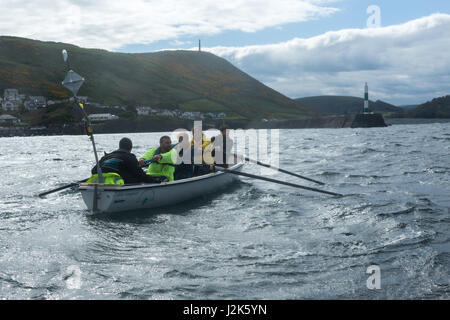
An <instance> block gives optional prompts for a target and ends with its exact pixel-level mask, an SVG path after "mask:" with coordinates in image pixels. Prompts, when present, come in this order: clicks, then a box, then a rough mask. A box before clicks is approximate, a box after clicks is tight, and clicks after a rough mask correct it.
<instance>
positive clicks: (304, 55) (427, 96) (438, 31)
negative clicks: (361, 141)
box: [0, 0, 450, 105]
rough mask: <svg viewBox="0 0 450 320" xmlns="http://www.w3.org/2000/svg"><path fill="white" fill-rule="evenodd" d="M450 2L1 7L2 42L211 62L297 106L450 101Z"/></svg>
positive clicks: (15, 1)
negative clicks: (207, 55)
mask: <svg viewBox="0 0 450 320" xmlns="http://www.w3.org/2000/svg"><path fill="white" fill-rule="evenodd" d="M449 30H450V1H448V0H428V1H424V0H423V1H422V0H408V1H406V0H389V1H388V0H274V1H273V0H259V1H258V0H227V1H218V0H128V1H112V0H96V1H89V0H52V1H50V0H34V1H28V0H0V35H9V36H18V37H26V38H31V39H36V40H42V41H58V42H66V43H71V44H75V45H78V46H81V47H85V48H101V49H106V50H109V51H115V52H127V53H140V52H155V51H160V50H174V49H183V50H198V40H199V39H201V43H202V50H203V51H208V52H211V53H214V54H216V55H218V56H220V57H223V58H225V59H227V60H228V61H230V62H231V63H232V64H234V65H235V66H236V67H238V68H240V69H241V70H243V71H245V72H246V73H248V74H249V75H251V76H252V77H254V78H256V79H257V80H259V81H261V82H263V83H264V84H266V85H267V86H269V87H271V88H273V89H275V90H277V91H279V92H281V93H282V94H284V95H286V96H288V97H290V98H298V97H305V96H317V95H351V96H363V90H364V83H365V82H368V84H369V90H370V98H371V99H372V100H378V99H380V100H383V101H386V102H389V103H392V104H395V105H407V104H419V103H423V102H425V101H428V100H431V99H432V98H435V97H439V96H443V95H447V94H450V59H449V58H448V56H449V54H448V52H449V51H450V50H449V49H450V32H449Z"/></svg>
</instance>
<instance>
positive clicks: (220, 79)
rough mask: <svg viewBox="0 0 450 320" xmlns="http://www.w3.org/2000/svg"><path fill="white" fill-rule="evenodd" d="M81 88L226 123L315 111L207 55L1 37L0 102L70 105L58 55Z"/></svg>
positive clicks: (111, 99) (116, 101)
mask: <svg viewBox="0 0 450 320" xmlns="http://www.w3.org/2000/svg"><path fill="white" fill-rule="evenodd" d="M62 49H67V51H68V52H69V60H70V65H71V67H72V68H73V70H74V71H75V72H77V73H79V74H80V75H82V76H83V77H84V78H85V79H86V82H85V84H84V85H83V86H82V87H81V90H80V92H79V93H78V94H79V95H80V96H88V97H89V99H90V100H91V101H95V102H99V103H102V104H107V105H122V106H152V107H155V108H161V109H176V108H178V109H182V110H187V111H206V112H209V111H211V112H217V111H224V112H225V113H226V114H227V116H228V117H229V118H234V119H258V118H279V119H282V118H304V117H308V116H310V115H313V114H314V111H312V110H311V109H309V108H307V107H305V106H303V105H302V104H301V103H298V102H296V101H294V100H292V99H290V98H288V97H286V96H284V95H282V94H280V93H279V92H277V91H275V90H273V89H271V88H269V87H267V86H265V85H264V84H262V83H261V82H259V81H257V80H255V79H254V78H252V77H251V76H249V75H248V74H246V73H244V72H242V71H241V70H239V69H238V68H236V67H234V66H233V65H232V64H231V63H229V62H228V61H227V60H225V59H222V58H219V57H217V56H215V55H213V54H211V53H207V52H197V51H163V52H156V53H143V54H127V53H114V52H108V51H105V50H97V49H83V48H80V47H77V46H74V45H70V44H64V43H55V42H41V41H35V40H29V39H24V38H16V37H0V92H1V93H0V94H3V90H4V89H6V88H16V89H19V90H20V93H26V94H28V95H43V96H46V97H48V98H50V99H61V98H67V97H68V91H67V90H65V89H64V88H63V87H62V86H61V81H62V80H63V79H64V76H65V73H66V69H65V68H66V66H65V63H64V62H63V61H62V56H61V50H62Z"/></svg>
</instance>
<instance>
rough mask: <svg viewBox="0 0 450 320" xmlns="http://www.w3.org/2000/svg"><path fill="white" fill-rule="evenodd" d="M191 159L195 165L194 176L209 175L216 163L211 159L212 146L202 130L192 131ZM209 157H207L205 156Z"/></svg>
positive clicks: (194, 129)
mask: <svg viewBox="0 0 450 320" xmlns="http://www.w3.org/2000/svg"><path fill="white" fill-rule="evenodd" d="M190 143H191V158H192V161H193V163H194V176H201V175H204V174H208V173H210V171H211V165H212V164H213V163H214V161H212V157H211V151H212V145H211V140H209V139H208V138H207V137H206V135H205V134H204V133H203V132H202V131H201V129H200V128H196V127H194V128H193V129H192V140H191V142H190ZM205 155H207V156H205Z"/></svg>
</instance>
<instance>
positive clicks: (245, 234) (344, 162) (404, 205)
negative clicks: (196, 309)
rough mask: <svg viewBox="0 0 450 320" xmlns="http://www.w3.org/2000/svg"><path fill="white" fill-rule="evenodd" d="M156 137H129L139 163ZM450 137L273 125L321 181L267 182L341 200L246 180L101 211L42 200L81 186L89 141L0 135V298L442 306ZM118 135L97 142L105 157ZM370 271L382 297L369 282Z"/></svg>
mask: <svg viewBox="0 0 450 320" xmlns="http://www.w3.org/2000/svg"><path fill="white" fill-rule="evenodd" d="M160 135H161V134H159V133H148V134H145V133H141V134H129V135H128V136H129V137H130V138H131V139H132V140H133V142H134V143H133V144H134V146H135V150H134V152H135V153H136V154H137V155H141V154H143V153H144V152H145V151H146V148H147V147H150V146H153V145H156V144H157V142H158V139H159V136H160ZM449 136H450V124H437V125H409V126H408V127H407V131H406V130H405V127H403V126H395V125H394V126H390V127H388V128H379V129H370V134H369V131H367V130H365V129H339V130H335V129H321V130H318V129H308V130H281V131H280V138H281V139H280V150H281V151H282V153H281V154H280V158H282V159H281V161H280V167H282V168H283V169H286V170H288V171H292V172H296V173H298V174H301V175H304V176H308V177H311V178H313V179H317V180H320V181H323V182H325V183H326V185H325V186H318V185H314V184H313V183H311V182H309V181H305V180H302V179H299V178H296V177H291V176H289V175H285V174H283V175H282V174H279V173H275V175H274V176H271V177H272V178H276V179H280V180H283V181H289V182H293V183H297V184H301V185H305V186H312V187H316V188H319V189H320V188H323V189H326V190H329V191H334V192H339V193H343V194H345V197H343V198H336V197H329V196H327V195H324V194H320V193H314V192H311V191H307V190H301V189H291V188H290V187H287V186H280V185H274V184H270V183H268V182H263V181H256V180H252V179H247V178H243V179H242V182H241V183H239V184H236V185H234V186H232V187H230V188H228V189H226V190H224V192H222V193H219V194H215V195H205V196H204V197H202V198H199V199H195V200H192V201H189V202H186V203H184V204H180V205H176V206H173V207H167V208H160V209H153V210H148V211H137V212H129V213H127V214H126V215H123V214H112V215H102V216H90V215H87V212H86V210H85V207H84V204H83V201H82V199H81V196H80V194H79V193H78V192H77V190H76V189H75V188H74V189H68V190H65V191H63V192H60V193H58V194H53V195H50V196H48V197H47V198H46V199H39V198H37V197H36V194H38V193H39V192H42V191H45V190H48V189H51V188H54V187H57V186H61V185H64V184H67V183H69V182H72V181H76V180H80V179H82V178H84V177H86V175H87V173H89V172H90V169H91V166H92V162H93V156H92V152H91V145H90V142H89V141H88V140H87V138H86V137H81V136H70V137H30V138H0V143H1V145H2V149H3V148H6V149H5V150H10V152H9V153H8V154H7V155H6V154H4V153H1V154H0V161H1V162H2V163H3V166H2V167H0V173H1V176H2V177H3V181H2V184H1V185H0V194H1V196H0V197H1V198H0V205H1V209H0V252H1V254H0V287H1V288H2V290H1V293H0V299H1V298H2V299H99V298H100V299H449V298H450V287H449V278H448V274H449V272H450V269H449V268H450V255H449V252H448V248H449V245H450V237H449V236H448V234H450V232H449V231H450V197H449V195H450V175H449V172H450V168H449V167H448V164H449V163H450V162H449V155H448V139H449V138H448V137H449ZM120 138H121V135H97V136H96V141H97V142H98V149H99V152H100V153H102V152H103V151H107V152H108V151H111V150H113V149H115V147H116V145H117V142H118V141H119V140H120ZM61 146H64V147H63V148H62V147H61ZM30 150H32V151H30ZM300 151H304V152H300ZM30 158H32V159H33V162H32V164H30V163H29V159H30ZM245 170H246V171H247V172H249V173H253V174H261V172H260V168H259V167H258V166H256V165H253V164H248V165H246V168H245ZM11 173H13V174H11ZM371 265H378V266H379V267H380V269H381V277H382V278H381V281H382V289H381V290H369V289H368V288H367V287H366V281H367V279H368V277H369V275H368V274H367V273H366V272H367V268H368V267H369V266H371ZM73 270H79V274H77V273H74V272H73ZM78 276H79V283H78V285H79V286H78V287H76V288H74V283H75V284H77V277H78Z"/></svg>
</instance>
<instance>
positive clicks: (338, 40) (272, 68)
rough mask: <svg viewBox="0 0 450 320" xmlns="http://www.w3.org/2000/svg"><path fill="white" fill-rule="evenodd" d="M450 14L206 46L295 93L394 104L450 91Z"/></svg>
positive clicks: (294, 94) (258, 75) (274, 86)
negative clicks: (366, 96) (365, 96)
mask: <svg viewBox="0 0 450 320" xmlns="http://www.w3.org/2000/svg"><path fill="white" fill-rule="evenodd" d="M448 30H450V15H448V14H434V15H431V16H428V17H424V18H421V19H417V20H413V21H410V22H408V23H405V24H402V25H395V26H389V27H383V28H377V29H348V30H340V31H334V32H327V33H325V34H322V35H320V36H317V37H313V38H308V39H300V38H295V39H292V40H290V41H287V42H283V43H278V44H271V45H262V46H247V47H215V48H205V49H204V50H208V51H210V52H212V53H214V54H217V55H219V56H222V57H224V58H226V59H228V60H229V61H231V62H232V63H234V64H235V65H236V66H238V67H239V68H241V69H243V70H244V71H246V72H247V73H249V74H251V75H252V76H254V77H256V78H257V79H259V80H260V81H262V82H264V83H266V84H267V85H269V86H270V87H272V88H274V89H276V90H278V91H280V92H282V93H284V94H286V95H288V96H290V97H301V96H310V95H322V94H336V95H356V96H361V94H362V92H363V91H362V90H363V86H364V82H366V81H368V82H369V84H370V88H371V97H372V98H376V99H384V100H387V101H392V102H393V103H410V102H420V101H425V100H427V99H429V98H433V97H436V96H440V95H445V94H449V93H450V82H449V78H450V76H449V75H450V59H448V52H449V51H450V33H449V32H448Z"/></svg>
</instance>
